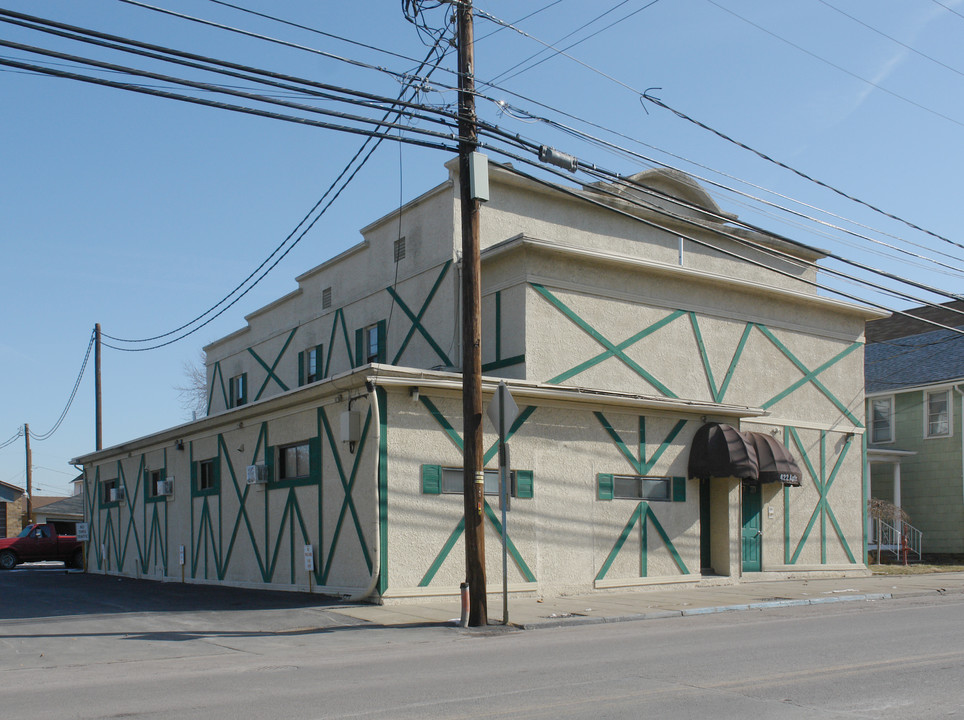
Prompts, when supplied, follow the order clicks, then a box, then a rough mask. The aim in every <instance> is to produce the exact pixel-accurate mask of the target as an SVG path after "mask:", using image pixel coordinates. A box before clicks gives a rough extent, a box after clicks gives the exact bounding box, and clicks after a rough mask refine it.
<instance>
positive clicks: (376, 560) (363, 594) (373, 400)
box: [342, 380, 382, 602]
mask: <svg viewBox="0 0 964 720" xmlns="http://www.w3.org/2000/svg"><path fill="white" fill-rule="evenodd" d="M365 389H366V390H367V391H368V406H369V407H370V408H371V410H372V420H373V421H374V422H373V423H372V424H373V425H374V428H375V429H374V434H373V436H372V439H373V440H374V443H373V446H374V448H375V462H374V465H375V472H374V477H373V478H372V479H373V480H374V482H373V483H372V490H373V496H374V503H373V504H372V508H373V509H374V514H375V530H374V532H373V533H372V536H373V537H374V538H375V542H374V547H373V548H372V577H371V579H370V580H369V581H368V586H367V587H366V588H364V589H363V590H359V591H358V592H355V593H352V594H349V595H344V596H342V599H343V600H344V601H345V602H360V601H362V600H364V599H365V598H367V597H368V596H369V595H371V594H372V593H373V592H374V591H375V584H376V583H377V582H378V575H379V568H380V566H381V557H380V556H379V550H380V548H381V535H380V533H381V526H380V524H379V516H378V509H379V507H380V506H381V497H380V496H379V494H378V480H379V478H378V471H379V466H380V462H379V453H380V452H381V437H382V423H381V416H380V415H379V411H378V395H377V394H376V393H375V383H374V382H373V381H372V380H366V381H365Z"/></svg>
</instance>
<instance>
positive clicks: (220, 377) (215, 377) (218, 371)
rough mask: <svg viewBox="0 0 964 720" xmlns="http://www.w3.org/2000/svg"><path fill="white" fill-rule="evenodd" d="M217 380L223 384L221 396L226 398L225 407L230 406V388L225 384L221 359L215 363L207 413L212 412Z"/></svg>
mask: <svg viewBox="0 0 964 720" xmlns="http://www.w3.org/2000/svg"><path fill="white" fill-rule="evenodd" d="M215 380H217V381H218V382H219V383H220V385H221V397H222V398H224V407H227V406H228V389H227V388H226V387H225V386H224V373H223V372H221V361H220V360H219V361H217V362H215V363H214V371H213V372H212V373H211V387H210V388H209V390H208V409H207V414H208V415H210V414H211V403H213V402H214V390H215V388H216V387H217V385H216V384H215Z"/></svg>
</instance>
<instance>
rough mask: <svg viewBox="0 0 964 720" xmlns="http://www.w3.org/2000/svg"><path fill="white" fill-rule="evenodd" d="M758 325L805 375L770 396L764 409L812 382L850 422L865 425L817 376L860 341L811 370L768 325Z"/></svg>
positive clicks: (852, 349)
mask: <svg viewBox="0 0 964 720" xmlns="http://www.w3.org/2000/svg"><path fill="white" fill-rule="evenodd" d="M756 327H757V329H759V330H760V332H762V333H763V334H764V335H765V336H766V337H767V339H768V340H769V341H770V342H772V343H773V344H774V345H775V346H776V348H777V349H778V350H779V351H780V352H781V353H783V355H784V356H785V357H786V358H787V359H788V360H789V361H790V362H792V363H793V364H794V365H795V366H796V367H797V369H798V370H800V372H802V373H803V374H804V376H803V377H802V378H800V379H799V380H797V381H796V382H795V383H793V384H792V385H791V386H790V387H788V388H787V389H786V390H784V391H783V392H781V393H779V394H777V395H775V396H774V397H772V398H770V399H769V400H767V401H766V402H765V403H763V405H761V406H760V407H762V408H763V409H764V410H766V409H768V408H770V407H772V406H773V405H775V404H776V403H778V402H780V401H781V400H782V399H783V398H785V397H787V396H788V395H790V394H791V393H793V392H795V391H796V390H798V389H799V388H801V387H803V386H804V385H806V384H807V383H808V382H809V383H812V384H813V386H814V387H816V388H817V389H818V390H819V391H820V392H822V393H823V394H824V396H826V398H827V399H828V400H830V402H832V403H833V404H834V406H836V408H837V409H838V410H840V412H841V413H843V415H844V416H845V417H846V418H847V419H848V420H850V422H852V423H853V424H854V425H856V426H857V427H863V425H862V424H861V423H860V420H858V419H857V417H856V416H855V415H854V414H853V413H852V412H850V410H848V409H847V406H846V405H844V404H843V403H842V402H841V401H840V400H839V399H838V398H837V396H836V395H834V394H833V393H832V392H830V390H828V389H827V387H826V386H825V385H824V384H823V383H821V382H820V381H819V380H817V376H818V375H820V374H821V373H822V372H824V371H825V370H826V369H827V368H829V367H832V366H833V365H835V364H837V363H838V362H840V361H841V360H843V359H844V358H845V357H847V356H848V355H850V353H852V352H853V351H854V350H856V349H857V348H859V347H861V346H862V344H861V343H859V342H858V343H854V344H853V345H851V346H850V347H848V348H846V349H844V350H842V351H841V352H839V353H837V354H836V355H835V356H834V357H832V358H830V360H827V362H825V363H823V364H822V365H820V366H819V367H818V368H816V369H815V370H810V369H809V368H807V366H806V365H804V364H803V363H802V362H801V361H800V360H799V359H798V358H797V357H796V356H795V355H794V354H793V353H792V352H790V349H789V348H787V346H786V345H784V344H783V343H782V342H780V340H779V339H777V337H776V335H774V334H773V333H772V332H771V331H770V330H769V329H768V328H767V327H765V326H764V325H760V324H757V325H756Z"/></svg>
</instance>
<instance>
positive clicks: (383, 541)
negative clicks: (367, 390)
mask: <svg viewBox="0 0 964 720" xmlns="http://www.w3.org/2000/svg"><path fill="white" fill-rule="evenodd" d="M375 401H376V402H377V403H378V419H379V423H380V427H379V434H378V528H379V533H378V540H379V554H378V558H379V571H378V591H379V593H380V594H382V595H384V594H385V591H386V590H387V589H388V394H387V393H386V392H385V388H382V387H376V388H375ZM319 542H320V541H319Z"/></svg>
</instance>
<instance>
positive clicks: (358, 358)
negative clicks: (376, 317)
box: [355, 320, 386, 367]
mask: <svg viewBox="0 0 964 720" xmlns="http://www.w3.org/2000/svg"><path fill="white" fill-rule="evenodd" d="M385 332H386V323H385V321H384V320H380V321H378V322H377V323H374V324H372V325H368V326H366V327H364V328H359V329H358V330H356V331H355V367H360V366H362V365H365V364H367V363H375V362H379V363H383V362H385V361H386V360H385V357H386V355H385V350H386V343H385Z"/></svg>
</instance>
